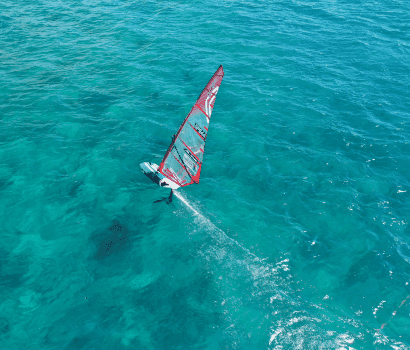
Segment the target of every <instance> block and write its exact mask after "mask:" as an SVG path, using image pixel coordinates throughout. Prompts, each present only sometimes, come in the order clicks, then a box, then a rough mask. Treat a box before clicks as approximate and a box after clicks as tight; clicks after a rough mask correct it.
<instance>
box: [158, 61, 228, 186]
mask: <svg viewBox="0 0 410 350" xmlns="http://www.w3.org/2000/svg"><path fill="white" fill-rule="evenodd" d="M223 76H224V71H223V67H222V66H220V67H219V68H218V69H217V71H216V72H215V74H214V75H213V76H212V78H211V80H209V82H208V84H207V85H206V86H205V89H204V90H203V91H202V92H201V94H200V95H199V97H198V99H197V101H196V102H195V104H194V106H193V107H192V109H191V111H190V112H189V114H188V116H187V117H186V118H185V120H184V121H183V123H182V124H181V126H180V127H179V129H178V132H177V133H176V134H175V135H174V136H173V138H172V142H171V144H170V145H169V147H168V150H167V152H166V153H165V156H164V158H163V159H162V162H161V164H160V165H159V168H158V171H159V172H160V173H161V174H162V175H164V176H165V177H167V178H168V179H170V180H171V181H173V182H174V183H176V184H177V185H178V186H188V185H191V184H193V183H196V184H197V183H198V182H199V176H200V175H201V167H202V160H203V156H204V150H205V141H206V136H207V134H208V128H209V122H210V120H211V114H212V110H213V108H214V103H215V98H216V94H217V93H218V90H219V86H220V85H221V82H222V78H223Z"/></svg>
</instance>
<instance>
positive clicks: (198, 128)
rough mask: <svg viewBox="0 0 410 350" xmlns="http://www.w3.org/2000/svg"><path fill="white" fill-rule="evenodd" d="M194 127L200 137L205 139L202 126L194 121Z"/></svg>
mask: <svg viewBox="0 0 410 350" xmlns="http://www.w3.org/2000/svg"><path fill="white" fill-rule="evenodd" d="M194 129H195V130H196V131H197V132H198V134H199V135H201V136H202V138H203V139H204V140H205V137H206V134H205V131H203V130H202V128H201V127H200V126H199V125H198V124H197V123H195V125H194Z"/></svg>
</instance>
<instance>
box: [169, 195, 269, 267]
mask: <svg viewBox="0 0 410 350" xmlns="http://www.w3.org/2000/svg"><path fill="white" fill-rule="evenodd" d="M174 195H175V196H177V197H178V199H179V200H180V201H181V202H182V203H184V204H185V205H186V206H187V208H188V209H190V210H191V211H192V212H193V213H194V214H195V215H196V216H197V217H199V218H200V219H201V220H202V221H204V222H205V223H207V224H208V225H209V226H210V227H212V228H213V229H214V230H215V232H218V233H219V234H220V235H221V236H222V237H223V238H225V239H227V240H229V241H230V242H231V243H234V244H235V245H237V246H238V247H239V248H241V249H242V250H244V251H246V253H248V254H249V255H251V256H252V257H254V258H255V259H256V260H257V261H263V260H264V259H261V258H259V257H258V256H256V255H255V254H254V253H252V252H251V251H250V250H249V249H247V248H245V247H244V246H243V245H242V244H240V243H239V242H237V241H235V240H234V239H232V238H231V237H229V236H228V235H227V234H226V233H225V232H224V231H222V230H221V229H220V228H218V227H216V226H215V225H214V224H213V223H212V222H211V220H209V219H208V218H206V217H205V216H204V215H202V214H201V213H200V212H199V211H198V210H197V209H195V208H194V207H193V206H192V205H191V204H189V202H188V201H187V200H186V199H185V198H184V196H183V195H182V194H181V193H179V192H176V191H174Z"/></svg>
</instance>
